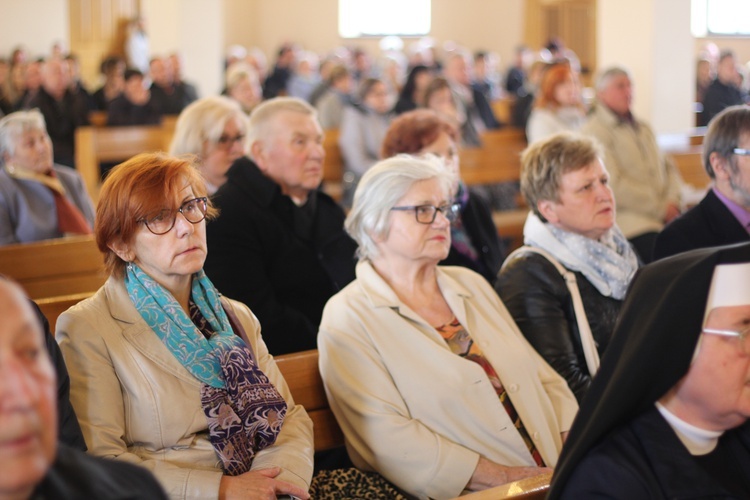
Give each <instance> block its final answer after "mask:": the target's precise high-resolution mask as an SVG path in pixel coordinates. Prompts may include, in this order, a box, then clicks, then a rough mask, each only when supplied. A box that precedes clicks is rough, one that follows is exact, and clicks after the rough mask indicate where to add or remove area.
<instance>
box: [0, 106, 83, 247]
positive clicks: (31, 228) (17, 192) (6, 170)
mask: <svg viewBox="0 0 750 500" xmlns="http://www.w3.org/2000/svg"><path fill="white" fill-rule="evenodd" d="M53 157H54V154H53V145H52V141H51V140H50V137H49V135H48V134H47V129H46V127H45V122H44V117H43V116H42V114H41V113H40V112H39V111H37V110H32V111H17V112H15V113H11V114H10V115H8V116H6V117H5V118H3V119H2V120H0V159H2V164H3V168H2V169H1V170H0V244H2V245H7V244H10V243H27V242H31V241H38V240H46V239H51V238H60V237H62V236H66V235H70V234H89V233H91V231H92V228H93V226H94V205H93V203H92V202H91V199H90V198H89V195H88V193H87V192H86V188H85V186H84V184H83V180H82V179H81V176H80V175H78V172H76V171H75V170H73V169H71V168H68V167H64V166H61V165H57V164H55V163H54V161H53Z"/></svg>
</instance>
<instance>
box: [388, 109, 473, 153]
mask: <svg viewBox="0 0 750 500" xmlns="http://www.w3.org/2000/svg"><path fill="white" fill-rule="evenodd" d="M440 132H445V133H446V134H448V135H449V136H450V138H451V139H453V141H454V142H458V141H459V136H458V130H456V128H455V127H454V126H453V125H451V124H450V122H448V121H447V120H445V119H444V118H441V117H440V115H438V114H437V113H436V112H435V111H432V110H431V109H417V110H414V111H409V112H408V113H404V114H402V115H401V116H399V117H398V118H396V119H395V120H393V122H391V126H390V127H389V128H388V132H386V134H385V138H384V139H383V146H382V147H381V149H380V156H381V158H390V157H391V156H395V155H397V154H399V153H407V154H414V153H418V152H420V151H421V150H423V149H424V148H426V147H427V146H429V145H430V144H432V143H433V142H435V141H436V140H437V138H438V136H439V135H440Z"/></svg>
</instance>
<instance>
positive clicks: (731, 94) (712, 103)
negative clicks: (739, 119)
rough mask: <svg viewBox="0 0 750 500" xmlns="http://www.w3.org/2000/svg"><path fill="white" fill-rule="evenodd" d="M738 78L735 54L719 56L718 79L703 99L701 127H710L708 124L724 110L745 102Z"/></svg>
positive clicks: (727, 52) (709, 87)
mask: <svg viewBox="0 0 750 500" xmlns="http://www.w3.org/2000/svg"><path fill="white" fill-rule="evenodd" d="M738 77H739V73H738V72H737V61H736V59H735V57H734V53H733V52H731V51H724V52H722V53H721V56H719V65H718V67H717V72H716V79H715V80H714V81H713V82H711V85H709V86H708V89H707V90H706V95H705V97H704V98H703V113H702V120H703V123H701V125H708V122H710V121H711V119H712V118H713V117H714V116H716V115H717V114H719V112H720V111H721V110H723V109H724V108H726V107H728V106H735V105H737V104H742V103H743V102H744V96H743V95H742V91H741V90H740V89H739V87H738V84H737V79H738Z"/></svg>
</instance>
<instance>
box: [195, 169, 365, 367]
mask: <svg viewBox="0 0 750 500" xmlns="http://www.w3.org/2000/svg"><path fill="white" fill-rule="evenodd" d="M227 176H228V181H227V183H226V184H224V185H223V186H222V187H221V188H219V190H218V191H217V192H216V194H215V195H214V198H213V201H214V203H215V205H216V206H217V207H218V208H219V209H220V210H221V214H220V215H219V217H218V219H216V220H214V221H211V222H209V223H208V225H207V237H208V249H209V251H208V258H207V259H206V264H205V270H206V273H207V274H208V277H209V278H210V279H211V280H212V281H213V283H214V284H215V285H216V287H217V288H218V289H219V291H220V292H222V293H224V294H226V295H227V296H228V297H230V298H233V299H236V300H239V301H241V302H244V303H245V304H247V305H248V307H250V309H251V310H252V311H253V313H255V315H256V316H257V317H258V319H259V320H260V324H261V328H262V330H261V334H262V336H263V340H264V341H265V342H266V345H267V346H268V350H269V351H270V352H271V354H274V355H277V354H284V353H289V352H297V351H303V350H306V349H315V348H317V333H318V325H319V324H320V317H321V314H322V313H323V306H325V304H326V302H327V301H328V299H329V298H330V297H331V296H332V295H333V294H335V293H336V292H338V291H339V290H340V289H341V288H343V287H344V286H345V285H347V284H348V283H349V282H350V281H352V280H353V279H354V266H355V263H356V261H355V256H354V254H355V251H356V248H357V245H356V243H354V241H353V240H352V239H351V238H349V236H348V235H347V234H346V233H345V232H344V212H343V210H341V208H340V207H339V206H338V205H337V204H336V202H334V201H333V200H332V199H331V198H330V197H328V196H327V195H325V194H323V193H321V192H317V191H316V192H313V193H311V195H310V196H311V197H313V198H314V200H312V201H313V202H314V203H316V206H315V211H314V215H313V217H312V220H311V221H310V219H309V217H307V214H306V211H305V210H304V209H301V208H299V207H297V206H296V205H295V204H294V203H293V202H292V200H291V199H290V198H289V197H288V196H285V195H282V194H281V189H280V188H279V186H278V185H277V184H276V183H274V182H273V181H272V180H271V179H269V178H267V177H266V176H264V175H263V174H262V173H261V172H260V170H259V169H258V167H257V166H256V165H255V164H254V163H253V162H252V161H250V160H249V159H247V158H241V159H239V160H237V161H236V162H235V163H234V165H233V166H232V168H231V169H230V170H229V172H228V174H227ZM305 219H307V221H308V222H305ZM310 222H311V224H310Z"/></svg>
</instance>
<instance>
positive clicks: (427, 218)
mask: <svg viewBox="0 0 750 500" xmlns="http://www.w3.org/2000/svg"><path fill="white" fill-rule="evenodd" d="M391 210H396V211H401V212H408V211H412V210H413V211H414V215H415V216H416V218H417V222H419V223H420V224H432V223H433V222H435V217H437V213H438V212H442V214H443V215H444V216H445V218H446V219H448V220H449V221H451V222H453V221H454V220H456V219H457V218H458V214H459V212H460V211H461V205H459V204H458V203H448V204H446V205H440V206H439V207H436V206H435V205H409V206H402V207H393V208H391Z"/></svg>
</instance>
